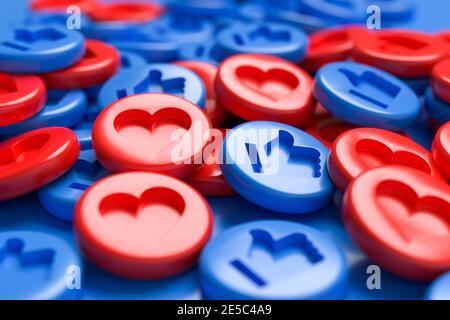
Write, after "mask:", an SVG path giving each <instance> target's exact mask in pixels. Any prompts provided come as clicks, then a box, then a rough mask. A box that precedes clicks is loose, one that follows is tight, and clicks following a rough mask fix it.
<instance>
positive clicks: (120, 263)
mask: <svg viewBox="0 0 450 320" xmlns="http://www.w3.org/2000/svg"><path fill="white" fill-rule="evenodd" d="M74 223H75V232H76V234H77V236H78V240H79V244H80V247H81V249H82V251H83V252H84V253H85V254H86V256H87V257H88V258H89V259H90V260H92V261H93V262H94V263H95V264H96V265H97V266H99V267H100V268H102V269H104V270H106V271H108V272H111V273H113V274H116V275H119V276H123V277H127V278H132V279H159V278H165V277H169V276H173V275H175V274H178V273H181V272H183V271H185V270H186V269H188V268H189V267H191V266H192V265H193V264H194V263H195V262H196V260H197V257H198V255H199V253H200V250H201V249H202V248H203V246H204V245H205V244H206V242H207V241H208V240H209V238H210V236H211V232H212V224H213V218H212V213H211V209H210V208H209V205H208V203H207V202H206V200H205V199H204V198H203V197H202V196H201V195H200V194H199V193H198V192H197V191H195V190H194V189H192V188H191V187H189V186H188V185H187V184H185V183H184V182H182V181H180V180H177V179H174V178H172V177H169V176H165V175H160V174H155V173H145V172H128V173H122V174H117V175H113V176H110V177H106V178H104V179H102V180H100V181H98V182H97V183H96V184H94V185H93V186H92V187H91V188H90V189H89V190H88V191H87V192H86V193H85V194H84V195H83V196H82V197H81V199H80V201H79V202H78V204H77V206H76V212H75V221H74Z"/></svg>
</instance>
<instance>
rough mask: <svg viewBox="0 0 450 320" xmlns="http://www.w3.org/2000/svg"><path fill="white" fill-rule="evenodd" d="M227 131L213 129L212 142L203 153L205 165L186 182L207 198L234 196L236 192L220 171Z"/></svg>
mask: <svg viewBox="0 0 450 320" xmlns="http://www.w3.org/2000/svg"><path fill="white" fill-rule="evenodd" d="M225 135H226V130H225V129H213V130H212V135H211V141H210V143H209V144H208V145H207V146H206V148H205V150H204V151H203V162H204V163H203V165H202V167H201V168H200V169H199V170H198V171H197V172H195V173H194V174H193V175H192V176H190V177H189V178H187V179H186V182H187V183H189V184H190V185H191V186H193V187H194V188H195V189H196V190H198V191H199V192H200V193H201V194H203V195H204V196H207V197H210V196H211V197H226V196H233V195H235V194H236V192H235V191H234V190H233V188H231V187H230V186H229V185H228V183H227V181H226V180H225V178H224V177H223V174H222V171H221V170H220V150H221V148H222V144H223V139H224V138H225Z"/></svg>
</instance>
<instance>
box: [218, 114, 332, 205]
mask: <svg viewBox="0 0 450 320" xmlns="http://www.w3.org/2000/svg"><path fill="white" fill-rule="evenodd" d="M327 156H328V149H327V148H326V147H325V146H324V145H323V144H321V143H320V142H319V141H318V140H316V139H315V138H313V137H312V136H310V135H309V134H307V133H306V132H304V131H302V130H300V129H297V128H294V127H291V126H288V125H285V124H281V123H277V122H269V121H255V122H247V123H244V124H241V125H239V126H237V127H236V128H234V129H233V130H231V131H230V132H229V133H228V134H227V135H226V137H225V140H224V143H223V150H222V159H223V164H222V165H221V169H222V172H223V175H224V177H225V179H226V180H227V181H228V183H229V184H230V185H231V186H232V187H233V188H234V189H235V190H236V191H237V192H238V193H239V194H241V195H242V196H243V197H244V198H247V199H248V200H250V201H252V202H254V203H256V204H257V205H259V206H261V207H264V208H267V209H270V210H274V211H278V212H284V213H292V214H300V213H305V212H311V211H314V210H317V209H320V208H322V207H324V206H325V205H326V204H327V203H328V202H329V201H330V200H331V198H332V196H333V193H334V186H333V184H332V182H331V180H330V177H329V176H328V171H327Z"/></svg>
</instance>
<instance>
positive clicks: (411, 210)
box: [342, 165, 450, 281]
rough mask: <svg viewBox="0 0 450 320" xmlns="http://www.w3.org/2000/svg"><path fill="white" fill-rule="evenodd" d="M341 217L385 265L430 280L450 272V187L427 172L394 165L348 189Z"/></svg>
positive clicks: (371, 172)
mask: <svg viewBox="0 0 450 320" xmlns="http://www.w3.org/2000/svg"><path fill="white" fill-rule="evenodd" d="M342 213H343V221H344V224H345V227H346V229H347V231H348V232H349V233H350V235H351V236H352V238H353V240H355V242H356V243H357V244H358V245H359V246H360V247H361V248H362V249H363V251H364V252H365V253H367V255H368V256H369V257H370V258H371V259H372V260H373V261H374V262H375V263H377V264H379V265H380V266H381V267H382V268H384V269H386V270H389V271H390V272H392V273H394V274H396V275H398V276H399V277H402V278H407V279H411V280H418V281H429V280H432V279H433V278H435V277H437V276H438V275H440V274H441V273H443V272H445V271H448V270H450V250H449V248H450V246H449V243H450V186H449V185H448V184H447V183H446V182H444V181H442V180H440V179H436V178H434V177H432V176H430V175H428V174H426V173H424V172H420V171H419V170H414V169H411V168H406V167H404V166H398V165H392V166H391V165H390V166H384V167H380V168H376V169H372V170H369V171H367V172H365V173H363V174H361V175H360V176H359V177H358V178H356V179H355V180H354V181H353V182H352V183H351V184H350V186H349V187H348V190H347V192H346V193H345V195H344V200H343V205H342Z"/></svg>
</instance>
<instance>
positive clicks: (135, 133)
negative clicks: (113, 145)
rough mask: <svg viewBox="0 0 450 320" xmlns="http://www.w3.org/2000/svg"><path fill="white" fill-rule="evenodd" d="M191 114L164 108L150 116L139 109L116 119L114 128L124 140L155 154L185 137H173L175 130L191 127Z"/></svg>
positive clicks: (122, 114) (124, 113)
mask: <svg viewBox="0 0 450 320" xmlns="http://www.w3.org/2000/svg"><path fill="white" fill-rule="evenodd" d="M191 124H192V120H191V117H190V116H189V114H187V113H186V112H185V111H183V110H181V109H176V108H164V109H160V110H158V111H156V112H155V113H154V114H150V113H148V112H147V111H144V110H139V109H131V110H126V111H124V112H122V113H120V114H118V115H117V117H116V118H115V119H114V128H115V129H116V131H117V132H118V133H119V134H120V135H121V136H122V137H124V138H126V139H128V140H130V141H132V142H133V143H136V144H138V145H140V146H142V147H144V148H146V149H148V150H150V151H152V152H154V153H159V152H161V151H162V150H164V149H166V148H167V147H169V146H170V145H172V144H174V143H175V142H177V141H179V138H180V137H181V136H182V135H183V134H182V133H181V134H180V135H177V136H176V137H174V136H172V133H173V132H174V130H179V129H184V130H185V132H186V131H188V130H189V128H190V127H191Z"/></svg>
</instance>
